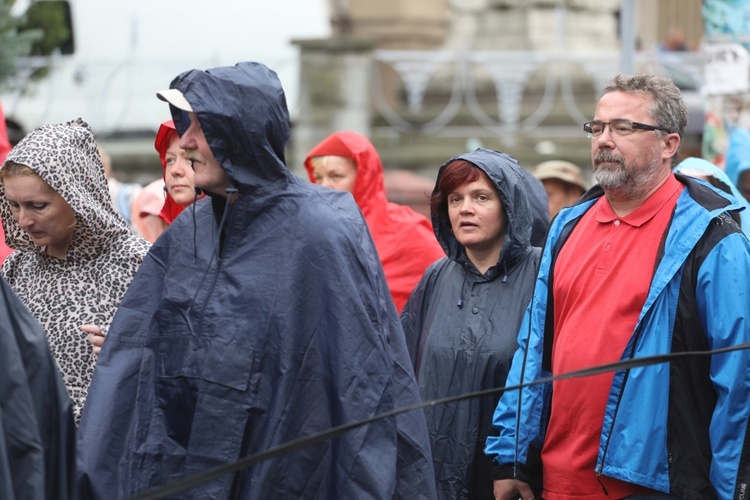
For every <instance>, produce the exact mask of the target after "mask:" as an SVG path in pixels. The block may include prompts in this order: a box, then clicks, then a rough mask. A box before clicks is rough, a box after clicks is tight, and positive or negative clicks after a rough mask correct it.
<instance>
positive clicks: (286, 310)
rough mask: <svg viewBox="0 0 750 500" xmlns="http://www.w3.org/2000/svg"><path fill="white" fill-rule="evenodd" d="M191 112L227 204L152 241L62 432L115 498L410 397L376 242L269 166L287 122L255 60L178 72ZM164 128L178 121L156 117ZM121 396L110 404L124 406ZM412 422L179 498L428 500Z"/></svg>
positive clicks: (279, 166)
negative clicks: (75, 426)
mask: <svg viewBox="0 0 750 500" xmlns="http://www.w3.org/2000/svg"><path fill="white" fill-rule="evenodd" d="M171 87H172V88H175V89H179V90H180V91H181V92H182V93H183V94H184V96H185V98H186V99H187V100H188V102H190V103H191V106H192V108H193V110H194V111H195V113H196V115H197V117H198V119H199V121H200V125H201V128H202V130H203V132H204V134H205V136H206V139H207V141H208V144H209V145H210V147H211V151H212V152H213V155H214V157H215V158H216V160H217V161H218V162H219V164H220V165H221V166H222V168H223V169H224V170H225V172H226V174H227V176H228V177H229V179H230V180H231V181H232V184H233V186H234V188H236V189H237V192H238V197H237V198H236V200H235V201H234V202H233V203H231V204H227V201H228V199H227V198H224V197H220V196H215V195H213V194H209V196H208V197H206V198H205V199H203V200H199V201H198V202H196V203H194V204H193V205H192V206H191V207H190V208H189V210H191V211H192V210H193V209H195V218H193V217H192V216H191V217H178V218H177V219H176V220H175V221H174V222H173V223H172V224H171V225H170V226H169V227H168V228H167V229H166V231H165V232H164V233H163V234H162V235H161V236H160V237H159V239H158V240H157V242H156V243H155V244H154V246H153V247H152V249H151V252H149V254H148V256H147V258H146V260H145V261H144V263H143V266H142V268H141V271H140V272H139V273H138V275H137V276H136V278H135V280H134V281H133V284H132V286H131V288H130V290H129V291H128V294H127V296H126V297H125V300H124V301H123V304H122V306H121V307H120V310H119V311H118V314H117V317H116V318H115V322H114V324H113V325H112V328H111V329H110V333H109V336H108V338H107V341H106V342H105V344H104V348H103V350H102V354H101V356H100V359H99V364H98V366H97V372H96V375H95V377H94V381H93V383H92V387H91V393H90V399H89V405H90V406H88V407H87V411H86V414H85V415H84V419H83V422H82V423H81V428H80V432H79V436H80V439H79V449H80V453H79V469H80V472H81V483H80V484H81V486H82V488H83V492H84V494H86V495H90V496H92V497H95V498H112V497H123V496H127V495H130V494H133V493H135V492H139V491H143V490H146V489H149V488H152V487H155V486H159V485H165V484H169V483H173V482H179V481H180V480H181V479H183V478H185V477H186V476H189V475H192V474H195V473H197V472H200V471H205V470H206V469H209V468H211V467H214V466H218V465H221V464H225V463H228V462H232V461H235V460H237V459H239V458H240V457H242V456H246V455H252V454H256V453H259V452H263V451H266V450H268V449H269V448H272V447H275V446H278V445H281V444H283V443H287V442H289V441H292V440H295V439H299V438H302V437H304V436H308V435H310V434H313V433H317V432H320V431H324V430H326V429H329V428H331V427H334V426H337V425H341V424H345V423H351V422H356V421H360V420H362V419H367V418H370V417H374V416H376V415H379V414H381V413H384V412H387V411H389V410H392V409H394V408H399V407H403V406H407V405H410V404H414V403H416V402H418V401H419V394H418V391H417V387H416V383H415V380H414V375H413V371H412V369H411V364H410V363H409V358H408V354H407V351H406V345H405V342H404V338H403V331H402V329H401V325H400V323H399V321H398V316H397V314H396V310H395V308H394V307H393V303H392V301H391V300H390V297H389V295H388V288H387V284H386V282H385V279H384V277H383V272H382V269H381V267H380V262H379V260H378V257H377V253H376V251H375V247H374V245H373V243H372V239H371V238H370V235H369V232H368V231H367V226H366V224H365V221H364V219H363V218H362V215H361V213H360V211H359V209H358V208H357V206H356V204H355V203H354V200H353V199H352V197H351V196H350V195H349V194H348V193H343V192H336V191H332V190H330V189H324V188H321V187H319V186H315V185H314V184H310V183H309V182H307V181H303V180H301V179H298V178H297V177H295V176H294V175H292V173H291V172H290V171H289V170H288V169H287V167H286V166H285V163H284V146H285V144H286V141H287V139H288V136H289V117H288V111H287V108H286V101H285V97H284V93H283V90H282V89H281V85H280V82H279V80H278V78H277V76H276V74H275V73H273V72H272V71H270V70H269V69H268V68H266V67H265V66H263V65H260V64H257V63H240V64H237V65H236V66H234V67H224V68H215V69H212V70H208V71H205V72H204V71H199V70H192V71H188V72H185V73H183V74H181V75H180V76H178V77H177V78H176V79H175V80H174V81H173V82H172V85H171ZM172 114H173V118H174V120H175V125H176V126H177V130H178V131H179V132H180V133H183V132H184V131H185V130H186V128H187V126H188V122H187V116H186V115H185V114H182V113H181V112H180V111H179V110H177V109H176V108H172ZM123 401H125V402H127V403H126V404H123ZM433 482H434V476H433V474H432V469H431V467H430V452H429V443H428V440H427V432H426V427H425V422H424V414H423V413H422V412H421V411H412V412H409V413H405V414H402V415H400V416H396V417H391V418H387V419H384V420H378V421H376V422H373V423H370V424H368V425H364V426H362V427H359V428H357V429H355V430H352V431H351V432H349V433H347V434H345V435H343V436H341V437H339V438H336V439H335V440H332V441H325V442H323V443H320V444H317V445H315V446H310V447H307V448H304V449H302V450H300V451H297V452H294V453H291V454H288V455H285V456H282V457H279V458H275V459H271V460H267V461H265V462H262V463H260V464H257V465H255V466H253V467H251V468H249V469H246V470H245V471H243V472H242V473H237V474H234V475H227V476H224V477H222V478H220V479H218V480H215V481H213V482H210V483H204V484H202V485H201V486H198V487H196V488H193V489H191V490H190V491H186V492H184V493H183V494H181V495H180V498H196V499H198V498H200V499H204V498H212V499H219V498H243V499H271V498H357V499H360V498H379V499H380V498H409V499H416V498H432V497H434V483H433Z"/></svg>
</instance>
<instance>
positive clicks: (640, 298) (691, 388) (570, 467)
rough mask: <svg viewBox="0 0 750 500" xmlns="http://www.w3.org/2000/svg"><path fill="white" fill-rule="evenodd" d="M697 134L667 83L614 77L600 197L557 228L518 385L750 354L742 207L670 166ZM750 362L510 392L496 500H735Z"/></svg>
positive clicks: (741, 485)
mask: <svg viewBox="0 0 750 500" xmlns="http://www.w3.org/2000/svg"><path fill="white" fill-rule="evenodd" d="M686 124H687V109H686V107H685V104H684V102H683V100H682V96H681V95H680V91H679V89H678V88H677V87H676V86H675V85H674V84H673V83H672V81H670V80H669V79H667V78H662V77H656V76H651V75H635V76H626V75H618V76H616V77H615V78H614V79H613V80H612V81H611V82H610V83H609V84H608V85H607V87H606V88H605V89H604V91H603V95H602V96H601V98H600V100H599V102H598V104H597V107H596V112H595V115H594V119H593V120H592V121H590V122H588V123H586V124H584V126H583V129H584V131H586V132H587V133H588V135H589V137H590V138H591V158H592V162H593V170H594V180H595V182H596V183H597V185H596V186H594V187H593V188H592V189H591V190H589V191H588V192H587V193H586V194H585V195H584V196H583V197H582V198H581V199H580V200H579V202H578V203H576V204H575V205H574V206H572V207H569V208H565V209H563V210H562V211H561V212H560V214H559V215H558V217H557V218H556V219H555V220H554V222H553V224H552V227H551V228H550V233H549V236H548V238H547V243H546V246H545V248H544V252H543V255H542V261H541V265H540V271H539V275H538V278H537V283H536V288H535V291H534V297H533V299H532V301H531V305H530V306H529V311H528V314H527V315H526V320H525V322H524V324H523V325H522V326H521V331H520V334H519V337H518V339H519V344H520V346H519V349H518V351H517V352H516V355H515V357H514V360H513V365H512V368H511V371H510V373H509V375H508V379H507V381H506V383H507V384H508V385H515V384H519V383H525V382H530V381H532V380H536V379H540V378H545V377H549V376H551V375H559V374H562V373H568V372H572V371H576V370H581V369H585V368H589V367H592V366H596V365H601V364H605V363H612V362H616V361H620V360H627V359H631V358H642V357H646V356H653V355H663V354H669V353H675V354H679V353H684V352H691V351H709V350H713V349H719V348H728V347H732V346H737V345H739V344H743V343H745V342H748V341H750V322H749V321H748V311H750V298H749V297H750V296H749V294H748V293H747V291H748V289H750V286H749V285H750V244H749V243H748V240H747V239H746V238H745V237H744V235H743V234H742V231H741V230H740V228H739V226H738V225H737V224H736V223H735V222H734V221H733V220H732V218H731V217H730V216H729V215H728V214H727V212H728V211H733V210H737V209H738V208H739V206H740V205H739V204H738V203H737V200H735V199H734V198H733V197H732V196H731V195H728V194H726V193H724V192H722V191H719V190H716V189H713V188H712V187H710V186H708V185H707V184H705V183H702V182H699V181H696V180H694V179H691V178H688V177H683V176H681V175H675V174H673V173H672V167H673V166H674V165H675V164H676V161H677V152H678V150H679V147H680V142H681V140H682V135H683V132H684V130H685V126H686ZM748 366H750V353H748V351H747V350H740V351H735V352H731V353H723V354H713V355H710V356H709V355H705V356H685V357H682V358H679V359H674V360H672V361H671V362H670V363H668V364H667V363H663V364H656V365H651V366H645V367H639V368H632V369H628V370H620V371H617V372H615V373H612V372H610V373H605V374H601V375H595V376H589V377H583V378H571V379H564V380H556V381H554V382H552V383H548V384H544V385H535V386H532V387H527V388H524V389H522V390H521V391H506V392H505V393H504V395H503V397H502V398H501V400H500V402H499V404H498V407H497V409H496V411H495V414H494V418H493V424H494V426H495V428H496V430H497V431H498V433H499V435H498V436H496V437H489V438H488V439H487V447H486V450H485V451H486V453H487V454H488V455H490V456H492V457H493V459H494V465H495V470H494V479H495V488H494V490H495V498H496V499H511V498H517V497H518V496H519V495H520V496H521V498H523V499H524V500H528V499H530V498H541V497H542V496H543V497H544V498H545V499H547V500H563V499H564V500H570V499H572V498H586V499H587V500H593V499H599V498H601V499H604V498H631V499H634V498H649V499H650V498H739V497H740V496H741V495H743V492H744V491H745V490H746V488H747V483H748V479H750V464H749V462H748V461H749V460H750V446H748V443H749V442H750V440H747V439H746V438H747V436H746V431H747V427H748V413H750V405H748V404H747V401H748V399H750V377H749V376H748V368H747V367H748Z"/></svg>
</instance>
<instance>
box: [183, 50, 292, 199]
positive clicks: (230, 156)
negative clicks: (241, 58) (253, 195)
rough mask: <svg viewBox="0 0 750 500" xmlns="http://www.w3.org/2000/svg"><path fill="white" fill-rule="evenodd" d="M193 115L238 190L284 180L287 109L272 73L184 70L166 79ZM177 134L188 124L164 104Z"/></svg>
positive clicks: (249, 68) (260, 69)
mask: <svg viewBox="0 0 750 500" xmlns="http://www.w3.org/2000/svg"><path fill="white" fill-rule="evenodd" d="M170 88H173V89H178V90H179V91H180V92H182V94H183V95H184V97H185V99H187V101H188V102H189V103H190V106H191V107H192V109H193V111H194V112H195V114H196V115H197V116H198V120H199V122H200V125H201V128H202V129H203V133H204V134H205V136H206V140H207V141H208V145H209V146H210V148H211V152H212V153H213V155H214V158H216V160H217V161H218V162H219V164H220V165H221V167H222V168H223V169H224V171H225V172H226V173H227V176H228V177H229V179H230V180H231V181H232V184H233V185H234V187H235V188H237V190H238V191H239V192H240V193H245V192H253V191H255V190H257V189H260V188H262V187H266V186H268V184H269V181H270V182H272V183H273V182H279V181H283V182H286V181H288V180H289V178H290V177H291V175H292V174H291V172H289V169H288V168H287V167H286V164H285V158H284V147H285V145H286V142H287V140H288V139H289V111H288V109H287V105H286V97H285V95H284V91H283V89H282V88H281V82H280V81H279V78H278V76H277V75H276V73H275V72H274V71H272V70H270V69H269V68H267V67H266V66H264V65H263V64H260V63H254V62H242V63H237V64H236V65H234V66H226V67H220V68H214V69H209V70H206V71H202V70H196V69H194V70H190V71H186V72H184V73H182V74H180V75H179V76H178V77H177V78H175V79H174V80H172V83H171V85H170ZM170 110H171V112H172V118H173V119H174V124H175V126H176V128H177V132H178V133H179V134H180V135H182V134H183V133H185V130H187V128H188V126H189V125H190V121H189V119H188V115H187V113H185V112H183V111H181V110H179V109H178V108H176V107H174V106H172V105H170Z"/></svg>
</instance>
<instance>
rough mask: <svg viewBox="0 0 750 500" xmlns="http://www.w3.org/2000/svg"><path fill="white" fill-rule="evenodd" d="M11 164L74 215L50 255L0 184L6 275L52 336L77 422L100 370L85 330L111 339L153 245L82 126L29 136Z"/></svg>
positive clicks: (44, 129)
mask: <svg viewBox="0 0 750 500" xmlns="http://www.w3.org/2000/svg"><path fill="white" fill-rule="evenodd" d="M10 161H13V162H15V163H20V164H22V165H26V166H27V167H29V168H31V169H32V170H33V171H34V172H36V173H37V174H38V175H39V176H40V177H41V178H42V180H44V181H45V182H46V183H47V184H49V185H50V187H52V189H54V190H55V191H56V192H57V193H58V194H60V195H61V196H62V197H63V199H64V200H65V201H66V202H67V203H68V204H69V205H70V206H71V208H72V209H73V212H74V214H75V219H76V222H75V230H74V233H73V239H72V240H71V243H70V246H69V247H68V252H67V255H66V256H65V258H64V259H58V258H56V257H52V256H50V255H47V254H46V253H45V251H44V248H42V247H39V246H37V245H35V244H34V242H33V241H32V239H31V237H30V236H29V235H28V233H27V232H26V231H25V230H24V229H22V228H21V226H20V225H19V223H18V222H17V221H16V219H14V218H13V215H12V212H11V207H10V203H9V202H8V200H7V199H6V197H5V190H4V188H3V186H2V183H0V216H1V217H2V221H3V225H4V227H5V241H6V243H7V244H8V246H9V247H11V248H13V249H15V250H16V251H15V252H13V253H12V254H10V255H9V256H8V257H7V258H6V260H5V262H4V263H3V267H2V273H1V274H2V276H3V277H4V278H5V279H6V280H7V281H8V283H9V284H10V286H11V287H12V288H13V290H14V291H15V292H16V294H18V297H19V298H20V299H21V300H22V301H23V303H24V304H26V306H27V307H28V308H29V310H30V311H31V313H32V314H33V315H34V317H35V318H37V320H39V322H40V323H41V324H42V326H43V327H44V330H45V331H46V332H47V339H48V340H49V344H50V348H51V350H52V355H53V356H54V357H55V360H56V361H57V364H58V366H59V367H60V371H61V373H62V375H63V379H64V380H65V385H66V387H67V389H68V393H69V394H70V397H71V399H72V400H73V413H74V414H75V417H76V421H78V420H79V419H80V416H81V412H82V410H83V406H84V402H85V401H86V392H87V389H88V386H89V383H90V382H91V376H92V375H93V373H94V366H95V358H94V354H93V351H92V346H91V344H90V343H89V342H88V341H87V340H86V334H84V333H83V332H81V330H80V327H81V325H85V324H94V325H97V326H99V327H100V328H101V329H102V331H104V332H106V331H107V329H108V328H109V324H110V322H111V321H112V318H113V317H114V315H115V311H116V310H117V306H118V305H119V304H120V301H121V300H122V298H123V296H124V295H125V291H126V290H127V288H128V285H129V284H130V281H131V280H132V279H133V276H135V273H136V271H137V270H138V266H139V265H140V264H141V261H142V260H143V258H144V256H145V255H146V252H147V251H148V247H149V245H148V243H147V242H146V241H145V240H143V239H142V238H140V237H138V236H136V235H135V234H133V232H132V231H131V230H130V228H129V227H128V224H127V222H125V219H123V218H122V216H121V215H120V214H119V213H118V212H117V210H116V209H115V207H114V205H113V204H112V198H111V197H110V194H109V188H108V186H107V180H106V178H105V175H104V167H103V165H102V162H101V158H100V156H99V150H98V149H97V145H96V141H95V140H94V134H93V132H92V130H91V129H90V128H89V126H88V125H86V124H85V123H84V122H82V121H80V120H76V121H72V122H68V123H64V124H54V125H45V126H43V127H40V128H38V129H36V130H34V131H32V132H30V133H29V134H28V135H27V136H26V137H24V139H23V140H21V142H19V143H18V145H16V147H15V148H13V150H12V151H11V152H10V154H9V155H8V157H7V158H6V164H7V162H10Z"/></svg>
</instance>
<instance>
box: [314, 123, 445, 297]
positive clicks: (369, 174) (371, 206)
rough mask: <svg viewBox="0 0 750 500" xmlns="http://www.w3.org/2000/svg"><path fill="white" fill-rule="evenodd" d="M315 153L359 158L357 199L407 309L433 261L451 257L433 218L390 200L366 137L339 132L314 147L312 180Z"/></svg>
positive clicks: (388, 276) (392, 286) (393, 292)
mask: <svg viewBox="0 0 750 500" xmlns="http://www.w3.org/2000/svg"><path fill="white" fill-rule="evenodd" d="M314 156H342V157H344V158H350V159H352V160H354V162H355V163H356V165H357V178H356V180H355V183H354V193H353V195H354V200H355V201H356V202H357V205H359V208H360V209H361V210H362V213H363V214H364V216H365V220H366V221H367V227H368V228H369V229H370V233H371V234H372V239H373V240H374V241H375V247H376V248H377V249H378V255H379V256H380V262H381V264H382V265H383V271H384V272H385V278H386V280H387V281H388V287H389V288H390V290H391V296H392V297H393V302H394V303H395V304H396V309H397V310H398V311H399V312H401V310H402V309H403V308H404V304H406V301H407V299H408V298H409V294H411V292H412V290H413V289H414V286H415V285H416V284H417V282H418V281H419V279H420V278H421V277H422V274H423V273H424V271H425V269H427V266H429V265H430V264H432V263H433V262H435V261H436V260H438V259H440V258H442V257H445V254H444V253H443V250H442V249H441V248H440V245H439V244H438V242H437V240H435V236H434V234H433V232H432V225H431V224H430V221H429V220H428V219H427V217H425V216H423V215H422V214H418V213H417V212H415V211H414V210H412V209H411V208H409V207H406V206H402V205H399V204H397V203H393V202H389V201H388V199H387V198H386V192H385V184H384V183H383V165H382V164H381V162H380V156H378V153H377V151H376V150H375V147H374V146H373V145H372V143H371V142H370V141H369V140H368V139H367V138H366V137H365V136H363V135H361V134H358V133H356V132H350V131H345V132H336V133H334V134H332V135H330V136H328V137H327V138H326V139H325V140H324V141H323V142H321V143H320V144H318V145H317V146H316V147H315V148H313V149H312V151H310V153H308V155H307V159H306V160H305V168H306V169H307V173H308V175H309V176H310V181H312V182H315V177H314V174H313V167H312V164H311V163H310V159H311V158H312V157H314Z"/></svg>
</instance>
